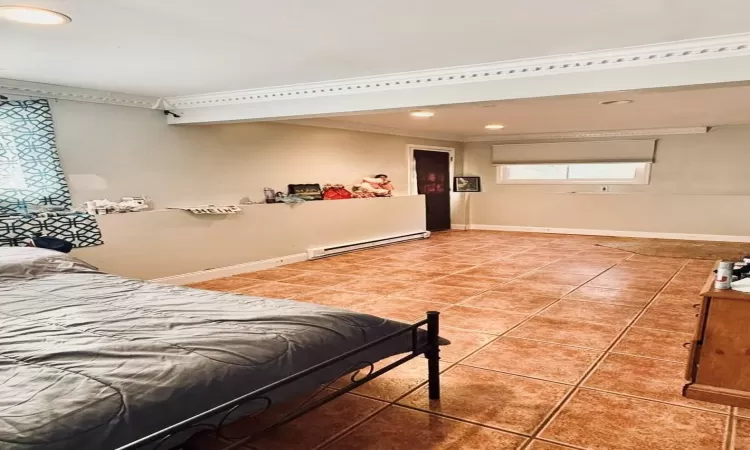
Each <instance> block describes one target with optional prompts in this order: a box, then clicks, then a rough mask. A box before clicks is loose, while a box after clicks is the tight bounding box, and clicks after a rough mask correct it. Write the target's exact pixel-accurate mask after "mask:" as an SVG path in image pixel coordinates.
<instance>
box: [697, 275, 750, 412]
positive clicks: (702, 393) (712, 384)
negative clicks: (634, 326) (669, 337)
mask: <svg viewBox="0 0 750 450" xmlns="http://www.w3.org/2000/svg"><path fill="white" fill-rule="evenodd" d="M713 282H714V275H713V274H711V276H710V277H709V280H708V282H706V285H705V286H704V287H703V291H702V292H701V295H702V296H703V302H702V304H701V309H700V313H699V314H698V323H697V329H696V330H695V335H694V336H693V342H692V347H691V348H690V357H689V359H688V364H687V372H686V374H685V379H686V380H687V384H686V385H685V387H684V388H683V395H684V396H685V397H687V398H692V399H695V400H703V401H707V402H713V403H721V404H724V405H731V406H740V407H744V408H750V293H744V292H739V291H734V290H731V289H728V290H718V289H714V286H713Z"/></svg>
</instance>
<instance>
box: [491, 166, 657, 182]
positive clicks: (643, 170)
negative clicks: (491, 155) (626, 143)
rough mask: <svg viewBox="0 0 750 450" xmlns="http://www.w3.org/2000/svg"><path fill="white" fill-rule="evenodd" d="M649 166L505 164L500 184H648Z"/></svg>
mask: <svg viewBox="0 0 750 450" xmlns="http://www.w3.org/2000/svg"><path fill="white" fill-rule="evenodd" d="M650 171H651V163H583V164H505V165H501V166H498V168H497V182H498V183H500V184H577V183H609V184H648V181H649V174H650Z"/></svg>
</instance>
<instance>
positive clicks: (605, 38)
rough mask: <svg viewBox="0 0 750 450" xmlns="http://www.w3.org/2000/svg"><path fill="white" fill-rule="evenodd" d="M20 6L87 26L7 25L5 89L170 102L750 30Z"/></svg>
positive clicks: (719, 14)
mask: <svg viewBox="0 0 750 450" xmlns="http://www.w3.org/2000/svg"><path fill="white" fill-rule="evenodd" d="M15 3H19V2H18V1H16V0H10V1H9V0H0V5H3V4H15ZM20 3H22V4H27V5H33V6H39V7H45V8H49V9H53V10H58V11H60V12H63V13H65V14H67V15H69V16H71V17H72V18H73V22H72V23H71V24H69V25H65V26H61V27H36V26H29V25H22V24H16V23H9V22H3V23H0V55H2V57H1V58H0V78H10V79H19V80H27V81H35V82H43V83H52V84H60V85H68V86H76V87H85V88H92V89H101V90H109V91H118V92H126V93H133V94H143V95H153V96H157V97H166V96H172V95H186V94H200V93H209V92H219V91H227V90H235V89H248V88H258V87H267V86H278V85H284V84H292V83H305V82H314V81H325V80H333V79H341V78H349V77H359V76H368V75H381V74H387V73H394V72H403V71H410V70H421V69H431V68H441V67H449V66H455V65H463V64H478V63H486V62H494V61H504V60H510V59H515V58H528V57H535V56H546V55H556V54H563V53H571V52H581V51H589V50H597V49H608V48H619V47H624V46H631V45H641V44H649V43H658V42H667V41H675V40H681V39H689V38H698V37H707V36H717V35H727V34H733V33H741V32H747V31H750V22H748V20H747V18H748V17H750V2H748V1H747V0H713V1H705V0H629V1H602V0H575V1H573V0H569V1H560V0H524V1H518V0H466V1H455V0H406V1H405V0H378V1H371V2H363V1H352V0H314V1H311V0H273V1H257V0H256V1H248V0H222V1H214V2H198V1H193V0H76V1H70V0H67V1H66V0H25V1H23V2H20ZM526 122H529V121H528V120H526ZM560 126H568V127H569V126H571V125H566V124H560Z"/></svg>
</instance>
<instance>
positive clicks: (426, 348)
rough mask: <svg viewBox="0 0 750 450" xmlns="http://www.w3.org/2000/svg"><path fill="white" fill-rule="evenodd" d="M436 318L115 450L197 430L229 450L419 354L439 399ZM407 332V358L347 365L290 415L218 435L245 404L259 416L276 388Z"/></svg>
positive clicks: (431, 391) (429, 317) (430, 390)
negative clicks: (422, 336) (238, 433)
mask: <svg viewBox="0 0 750 450" xmlns="http://www.w3.org/2000/svg"><path fill="white" fill-rule="evenodd" d="M439 317H440V313H439V312H437V311H428V312H427V318H426V319H423V320H421V321H419V322H416V323H414V324H411V325H409V326H408V327H406V328H404V329H402V330H399V331H397V332H395V333H392V334H389V335H387V336H384V337H382V338H380V339H377V340H375V341H373V342H370V343H368V344H366V345H363V346H361V347H358V348H355V349H354V350H350V351H348V352H346V353H343V354H341V355H339V356H337V357H335V358H331V359H329V360H327V361H324V362H322V363H320V364H317V365H315V366H313V367H310V368H308V369H306V370H303V371H301V372H298V373H296V374H294V375H290V376H288V377H286V378H284V379H281V380H279V381H276V382H274V383H271V384H269V385H267V386H264V387H262V388H260V389H257V390H255V391H253V392H250V393H247V394H245V395H242V396H240V397H237V398H235V399H234V400H231V401H228V402H226V403H224V404H221V405H219V406H216V407H214V408H211V409H209V410H207V411H204V412H202V413H200V414H197V415H195V416H193V417H191V418H189V419H185V420H183V421H182V422H179V423H176V424H174V425H171V426H169V427H167V428H164V429H162V430H160V431H157V432H155V433H152V434H150V435H148V436H145V437H143V438H141V439H138V440H136V441H133V442H131V443H129V444H127V445H124V446H122V447H119V448H117V450H134V449H139V448H144V447H146V446H153V447H152V450H157V449H159V448H160V447H162V445H163V444H165V443H166V442H167V441H168V440H169V439H170V438H171V437H172V436H174V435H175V434H176V433H180V432H184V431H187V430H189V429H195V431H196V432H198V431H201V430H208V431H211V432H213V433H215V435H216V436H217V437H220V438H223V439H226V440H229V441H232V442H231V444H229V445H228V446H226V447H225V448H224V450H233V449H236V448H238V447H240V446H242V445H244V444H246V443H248V442H250V441H251V440H252V439H253V438H255V437H257V436H258V435H259V434H261V433H263V432H267V431H269V430H271V429H274V428H277V427H279V426H281V425H284V424H286V423H289V422H291V421H292V420H294V419H296V418H298V417H300V416H302V415H304V414H307V413H308V412H310V411H312V410H314V409H316V408H318V407H320V406H322V405H325V404H326V403H329V402H331V401H332V400H335V399H336V398H338V397H340V396H342V395H344V394H346V393H347V392H350V391H352V390H354V389H356V388H357V387H359V386H361V385H362V384H365V383H367V382H368V381H370V380H372V379H374V378H377V377H379V376H380V375H382V374H384V373H386V372H389V371H391V370H393V369H395V368H396V367H398V366H400V365H402V364H404V363H406V362H408V361H411V360H412V359H414V358H416V357H418V356H420V355H424V356H425V357H426V358H427V385H428V387H427V389H428V396H429V398H430V399H431V400H437V399H439V398H440V366H439V361H440V356H439V355H440V348H439V337H438V334H439V329H440V326H439ZM425 325H426V326H427V342H426V344H424V345H421V346H420V345H419V341H418V330H419V328H420V327H422V326H425ZM409 332H411V336H412V349H411V353H410V354H408V355H407V356H404V357H402V358H400V359H398V360H396V361H394V362H392V363H390V364H388V365H387V366H385V367H382V368H380V369H378V370H375V365H374V362H371V361H362V362H358V363H356V364H354V365H353V366H350V367H349V368H348V369H347V370H346V371H345V372H344V373H342V374H341V376H339V377H337V378H336V379H335V380H333V381H331V382H330V383H328V384H326V385H325V386H323V387H320V388H319V389H318V390H317V391H316V392H315V393H314V394H312V395H310V396H309V397H307V398H306V399H305V400H304V401H302V402H301V403H300V404H298V405H297V406H296V407H295V408H294V409H293V410H292V411H291V412H289V413H287V414H286V415H284V416H283V417H282V418H281V419H279V420H277V421H275V422H274V423H272V424H271V425H268V426H266V427H264V428H262V429H260V430H258V431H256V432H253V433H251V434H249V435H245V436H242V437H239V438H230V437H228V436H226V435H224V434H223V433H222V431H223V427H224V425H225V423H226V422H227V419H228V418H229V416H230V415H231V414H232V413H233V412H235V411H236V410H237V409H238V408H240V407H241V406H243V405H247V404H249V403H251V402H254V401H262V402H263V403H262V406H261V407H260V410H259V411H257V412H255V413H253V414H251V415H250V416H249V417H255V416H257V415H259V414H262V413H263V412H265V411H267V410H268V409H269V408H270V407H271V406H272V405H273V401H272V400H271V399H270V398H269V397H268V396H267V395H266V394H269V393H270V392H272V391H274V390H276V389H278V388H281V387H284V386H286V385H288V384H291V383H293V382H295V381H297V380H299V379H301V378H303V377H305V376H307V375H310V374H312V373H315V372H317V371H320V370H324V369H326V368H328V367H330V366H332V365H333V364H336V363H338V362H340V361H343V360H345V359H347V358H351V357H353V356H356V355H357V354H359V353H362V352H364V351H366V350H368V349H370V348H372V347H375V346H376V345H378V344H381V343H383V342H385V341H388V340H390V339H394V338H397V337H399V336H402V335H404V334H406V333H409ZM363 369H367V374H366V375H365V376H363V377H362V378H359V379H356V376H357V375H358V374H359V372H360V371H361V370H363ZM352 372H354V373H353V374H352V375H351V377H350V383H349V384H348V385H346V386H345V387H342V388H340V389H337V390H336V391H334V392H332V393H330V394H327V395H325V396H323V397H322V398H316V397H318V396H319V394H320V393H321V392H323V391H324V390H325V389H326V388H328V387H330V386H331V385H332V384H333V383H334V382H335V381H337V380H338V379H340V378H342V377H344V376H346V375H348V374H350V373H352ZM220 414H223V416H221V420H219V422H218V424H216V425H213V424H207V423H203V422H204V421H206V420H210V419H215V418H216V417H218V416H219V415H220ZM246 418H247V417H246Z"/></svg>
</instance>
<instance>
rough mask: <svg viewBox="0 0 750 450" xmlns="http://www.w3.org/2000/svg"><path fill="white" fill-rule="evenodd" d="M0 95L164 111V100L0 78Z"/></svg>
mask: <svg viewBox="0 0 750 450" xmlns="http://www.w3.org/2000/svg"><path fill="white" fill-rule="evenodd" d="M0 94H5V95H10V96H18V97H31V98H47V99H57V100H70V101H74V102H86V103H104V104H108V105H118V106H132V107H136V108H149V109H164V104H163V101H162V99H160V98H157V97H148V96H145V95H132V94H122V93H119V92H107V91H98V90H95V89H84V88H74V87H69V86H58V85H55V84H44V83H33V82H31V81H21V80H10V79H6V78H0Z"/></svg>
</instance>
